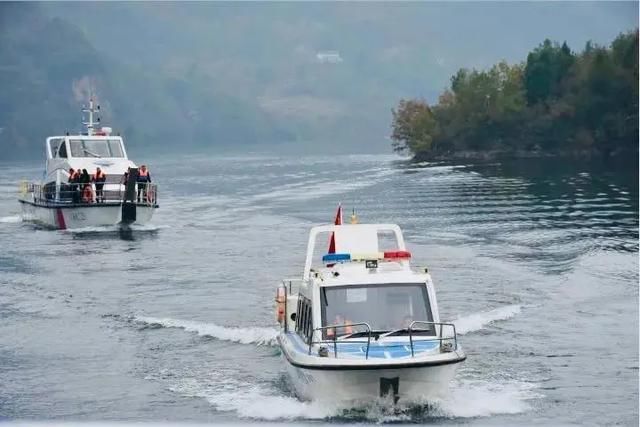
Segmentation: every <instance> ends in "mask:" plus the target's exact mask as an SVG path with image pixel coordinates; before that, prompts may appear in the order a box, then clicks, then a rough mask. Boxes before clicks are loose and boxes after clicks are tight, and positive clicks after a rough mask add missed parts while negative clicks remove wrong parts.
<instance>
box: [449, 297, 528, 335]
mask: <svg viewBox="0 0 640 427" xmlns="http://www.w3.org/2000/svg"><path fill="white" fill-rule="evenodd" d="M520 308H521V307H520V305H517V304H516V305H507V306H504V307H499V308H495V309H493V310H490V311H484V312H482V313H476V314H471V315H469V316H463V317H459V318H458V319H456V320H454V321H453V324H454V325H456V332H457V333H458V334H460V335H464V334H466V333H469V332H475V331H479V330H480V329H482V328H484V327H485V326H486V325H488V324H490V323H493V322H496V321H498V320H506V319H509V318H511V317H513V316H515V315H516V314H518V313H520Z"/></svg>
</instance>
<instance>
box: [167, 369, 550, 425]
mask: <svg viewBox="0 0 640 427" xmlns="http://www.w3.org/2000/svg"><path fill="white" fill-rule="evenodd" d="M213 377H214V378H209V379H207V380H206V381H203V379H195V378H191V379H186V380H184V381H183V382H182V383H181V384H179V385H177V386H175V387H170V389H171V390H172V391H174V392H176V393H179V394H182V395H185V396H192V397H200V398H205V399H206V400H207V401H208V402H209V403H210V404H211V405H212V406H214V407H215V409H216V410H218V411H226V412H234V413H235V414H237V416H239V417H241V418H245V419H255V420H264V421H274V420H294V419H306V420H327V419H336V418H337V419H343V420H352V421H373V422H377V423H381V422H398V421H400V422H402V421H404V422H421V421H427V420H429V419H430V418H442V417H445V418H472V417H488V416H492V415H498V414H517V413H522V412H525V411H527V410H529V409H530V408H531V405H530V403H529V401H530V400H531V399H534V398H537V397H540V395H539V394H538V393H536V392H535V388H536V386H535V385H534V384H531V383H526V382H510V383H504V384H499V383H495V384H492V383H483V382H479V381H474V382H470V381H462V382H456V383H454V384H452V389H451V393H450V395H449V397H447V398H446V399H444V400H441V401H436V402H413V403H411V402H405V403H403V402H402V401H401V402H400V403H399V404H398V405H393V404H392V403H391V402H390V401H388V400H380V399H379V400H375V401H372V402H367V403H363V404H361V405H357V406H354V405H353V404H350V405H345V404H344V403H339V402H330V401H322V402H320V401H313V402H302V401H300V400H298V399H296V398H295V397H291V396H286V395H284V394H283V392H282V390H278V389H276V388H275V387H273V386H271V387H269V386H267V385H264V384H263V385H258V384H251V383H248V382H240V381H238V380H236V379H234V378H232V376H231V378H230V376H229V375H224V377H225V378H224V380H222V378H221V376H220V375H219V374H218V375H216V374H214V375H213ZM218 377H220V378H218Z"/></svg>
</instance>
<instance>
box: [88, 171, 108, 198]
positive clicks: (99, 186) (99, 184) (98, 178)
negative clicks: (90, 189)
mask: <svg viewBox="0 0 640 427" xmlns="http://www.w3.org/2000/svg"><path fill="white" fill-rule="evenodd" d="M106 180H107V176H106V175H105V174H104V172H102V170H101V169H100V167H97V168H96V173H94V174H93V177H92V181H93V182H94V183H95V185H96V203H104V191H103V189H104V183H105V181H106Z"/></svg>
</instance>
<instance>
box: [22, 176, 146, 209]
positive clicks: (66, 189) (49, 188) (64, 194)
mask: <svg viewBox="0 0 640 427" xmlns="http://www.w3.org/2000/svg"><path fill="white" fill-rule="evenodd" d="M85 185H90V186H91V189H92V191H93V195H94V197H95V191H96V190H95V185H96V183H95V182H88V183H78V182H71V183H62V184H53V185H51V184H44V185H43V184H37V183H33V182H28V183H21V187H20V192H21V194H25V195H26V194H29V193H31V194H33V201H34V202H37V203H44V204H53V205H59V204H68V203H69V204H77V205H87V204H92V203H95V201H92V202H83V201H81V196H79V197H74V196H76V195H77V193H78V192H80V191H81V190H80V189H81V188H84V186H85ZM98 185H100V183H98ZM137 185H138V186H140V187H139V188H142V189H143V190H142V194H143V197H142V199H140V200H139V201H138V203H140V204H145V205H149V206H154V205H156V204H157V202H158V185H157V184H156V183H151V182H140V183H137ZM102 188H103V190H102V194H103V200H104V203H107V204H109V203H111V204H119V203H121V202H122V201H123V200H124V192H125V190H124V188H123V184H122V183H111V182H106V183H103V187H102ZM148 194H152V195H153V196H152V197H151V198H150V197H148ZM74 199H77V200H78V201H75V200H74Z"/></svg>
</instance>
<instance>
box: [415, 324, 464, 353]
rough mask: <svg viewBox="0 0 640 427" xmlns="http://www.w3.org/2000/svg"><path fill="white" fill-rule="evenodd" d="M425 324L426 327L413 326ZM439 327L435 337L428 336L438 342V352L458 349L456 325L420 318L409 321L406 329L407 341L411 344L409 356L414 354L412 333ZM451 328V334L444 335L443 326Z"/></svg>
mask: <svg viewBox="0 0 640 427" xmlns="http://www.w3.org/2000/svg"><path fill="white" fill-rule="evenodd" d="M419 325H426V326H427V328H418V329H416V328H414V326H419ZM436 327H439V328H440V333H439V334H437V335H436V338H430V340H434V339H435V340H438V341H439V342H440V352H441V353H447V352H450V351H456V350H458V335H457V334H456V325H454V324H453V323H441V322H425V321H422V320H415V321H413V322H411V324H410V325H409V327H408V328H407V331H408V332H409V343H410V344H411V356H412V357H413V356H414V349H413V334H414V332H416V331H425V330H432V329H433V328H436ZM445 327H446V328H451V330H452V331H453V336H446V337H445V336H444V335H443V332H444V328H445Z"/></svg>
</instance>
